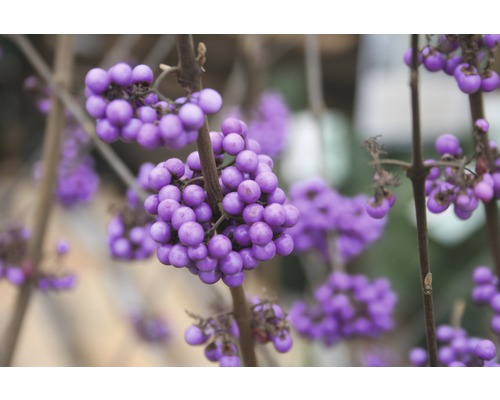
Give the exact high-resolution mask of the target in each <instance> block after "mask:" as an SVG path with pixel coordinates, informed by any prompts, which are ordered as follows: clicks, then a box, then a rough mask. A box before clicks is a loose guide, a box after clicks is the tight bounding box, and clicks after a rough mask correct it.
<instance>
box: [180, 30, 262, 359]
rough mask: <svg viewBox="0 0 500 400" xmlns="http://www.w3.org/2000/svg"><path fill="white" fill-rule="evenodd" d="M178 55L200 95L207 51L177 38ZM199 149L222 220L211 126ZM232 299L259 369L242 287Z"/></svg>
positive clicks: (183, 73) (183, 74)
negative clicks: (195, 47)
mask: <svg viewBox="0 0 500 400" xmlns="http://www.w3.org/2000/svg"><path fill="white" fill-rule="evenodd" d="M176 43H177V54H178V57H179V72H178V81H179V83H180V84H181V86H183V87H184V88H185V89H186V90H187V91H188V92H191V93H192V92H197V91H200V90H201V89H202V83H201V75H202V73H203V67H202V65H203V62H204V59H205V51H206V49H205V47H204V46H203V45H199V46H198V52H199V56H198V57H196V56H195V52H194V44H193V38H192V36H191V35H177V37H176ZM196 147H197V148H198V152H199V155H200V161H201V170H202V174H203V178H204V183H205V189H206V191H207V197H208V203H209V204H210V207H211V208H212V212H213V215H214V218H215V219H216V220H217V219H218V218H219V217H220V216H221V204H222V197H223V196H222V190H221V188H220V185H219V176H218V173H217V167H216V165H215V157H214V153H213V150H212V144H211V141H210V134H209V129H208V122H207V120H206V118H205V123H204V124H203V126H202V127H201V129H200V130H199V132H198V139H197V140H196ZM230 290H231V297H232V299H233V309H234V316H235V319H236V323H237V324H238V328H239V331H240V347H241V352H242V355H243V362H244V365H245V366H247V367H256V366H257V358H256V356H255V348H254V339H253V336H252V332H251V326H250V320H251V318H250V309H249V307H248V303H247V301H246V297H245V291H244V289H243V285H241V286H239V287H232V288H230Z"/></svg>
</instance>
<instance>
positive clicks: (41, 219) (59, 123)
mask: <svg viewBox="0 0 500 400" xmlns="http://www.w3.org/2000/svg"><path fill="white" fill-rule="evenodd" d="M73 39H74V36H71V35H61V36H59V37H58V38H57V47H56V54H55V70H54V71H55V72H54V77H53V79H54V80H55V81H57V82H58V84H59V85H61V86H65V87H68V86H69V84H70V81H71V73H72V70H73ZM51 101H52V108H51V110H50V111H49V115H48V117H47V124H46V127H45V141H44V144H43V152H42V166H43V171H42V181H41V185H40V191H39V193H38V197H37V202H36V205H35V221H34V226H33V231H32V235H31V238H30V240H29V243H28V260H29V265H30V266H31V273H30V274H29V277H28V279H27V280H26V282H25V283H24V284H23V285H22V287H21V289H20V293H19V295H18V298H17V303H16V308H15V310H14V314H13V316H12V319H11V322H10V324H9V327H8V330H7V333H6V337H5V339H4V342H3V353H2V355H1V359H0V365H1V366H10V365H11V364H12V360H13V357H14V354H15V351H16V345H17V343H18V339H19V335H20V333H21V330H22V326H23V322H24V319H25V316H26V311H27V309H28V305H29V301H30V298H31V293H32V290H33V288H34V286H35V283H36V276H37V272H38V267H39V264H40V259H41V258H42V248H43V243H44V238H45V232H46V230H47V224H48V221H49V217H50V212H51V208H52V203H53V200H54V188H55V185H56V180H57V165H58V163H59V158H60V152H61V142H62V138H63V131H64V122H65V118H64V106H63V104H62V103H61V101H59V100H58V99H57V96H56V95H55V94H53V95H52V99H51Z"/></svg>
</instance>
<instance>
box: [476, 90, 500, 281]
mask: <svg viewBox="0 0 500 400" xmlns="http://www.w3.org/2000/svg"><path fill="white" fill-rule="evenodd" d="M469 105H470V112H471V116H472V127H473V132H475V131H476V128H475V126H474V124H475V122H476V121H477V120H478V119H480V118H485V116H484V107H483V95H482V92H481V91H480V90H479V91H477V92H476V93H473V94H470V95H469ZM474 144H475V146H474V147H475V148H478V147H480V148H481V149H482V151H484V153H485V154H484V155H485V156H486V160H487V162H488V164H489V170H490V171H491V172H492V171H494V170H495V161H494V159H493V156H492V154H491V151H490V145H489V139H488V133H487V132H481V133H479V134H474ZM476 156H477V155H476ZM484 211H485V214H486V227H487V231H488V245H489V248H490V252H491V257H492V258H493V265H494V268H495V272H496V274H497V276H500V233H499V231H498V208H497V199H496V197H493V198H492V199H491V200H490V201H488V202H486V203H484ZM497 285H498V287H499V288H500V281H499V283H498V284H497Z"/></svg>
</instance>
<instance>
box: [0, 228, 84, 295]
mask: <svg viewBox="0 0 500 400" xmlns="http://www.w3.org/2000/svg"><path fill="white" fill-rule="evenodd" d="M29 236H30V233H29V231H28V230H27V229H25V228H23V227H21V226H17V225H13V226H9V227H7V228H6V229H5V230H4V231H2V232H0V278H5V279H7V280H8V281H9V282H10V283H12V284H13V285H16V286H21V285H23V284H24V282H25V281H26V280H27V279H28V277H29V276H31V275H32V273H33V271H32V266H31V263H30V262H29V261H28V258H27V251H28V239H29ZM55 250H56V255H57V262H60V257H61V256H63V255H64V254H66V253H67V252H68V250H69V245H68V243H67V242H66V241H59V242H58V243H57V244H56V249H55ZM35 279H36V286H37V288H38V289H40V290H42V291H49V290H53V291H59V290H65V289H71V288H72V287H73V286H74V285H75V283H76V276H75V275H74V274H72V273H64V272H63V273H60V272H59V273H48V272H39V273H38V274H37V276H36V278H35Z"/></svg>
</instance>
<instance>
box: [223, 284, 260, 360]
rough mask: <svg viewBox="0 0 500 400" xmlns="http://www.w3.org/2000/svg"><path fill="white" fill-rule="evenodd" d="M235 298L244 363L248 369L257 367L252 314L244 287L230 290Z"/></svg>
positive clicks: (234, 303)
mask: <svg viewBox="0 0 500 400" xmlns="http://www.w3.org/2000/svg"><path fill="white" fill-rule="evenodd" d="M229 289H230V291H231V297H232V298H233V310H234V319H235V320H236V323H237V324H238V328H239V330H240V348H241V353H242V356H243V363H244V364H245V366H246V367H256V366H257V357H256V356H255V348H254V338H253V335H252V331H251V326H250V323H251V314H250V310H249V308H248V304H247V299H246V296H245V290H244V289H243V285H241V286H237V287H231V288H229Z"/></svg>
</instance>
